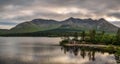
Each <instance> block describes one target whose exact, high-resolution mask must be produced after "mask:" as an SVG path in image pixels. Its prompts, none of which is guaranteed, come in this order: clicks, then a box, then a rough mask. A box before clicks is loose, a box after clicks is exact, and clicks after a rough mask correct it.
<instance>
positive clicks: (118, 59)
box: [115, 55, 120, 64]
mask: <svg viewBox="0 0 120 64" xmlns="http://www.w3.org/2000/svg"><path fill="white" fill-rule="evenodd" d="M115 59H116V62H117V63H118V64H119V63H120V56H119V55H115Z"/></svg>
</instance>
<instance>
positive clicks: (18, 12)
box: [0, 0, 120, 29]
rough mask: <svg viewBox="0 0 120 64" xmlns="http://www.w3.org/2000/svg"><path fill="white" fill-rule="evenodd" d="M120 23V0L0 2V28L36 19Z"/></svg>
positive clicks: (15, 0)
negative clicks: (71, 19) (79, 19)
mask: <svg viewBox="0 0 120 64" xmlns="http://www.w3.org/2000/svg"><path fill="white" fill-rule="evenodd" d="M68 17H76V18H82V19H84V18H93V19H99V18H105V19H106V20H108V21H120V0H0V28H1V29H4V28H5V29H6V28H7V29H9V28H11V27H13V26H15V25H16V24H18V23H21V22H24V21H30V20H32V19H36V18H44V19H55V20H64V19H66V18H68Z"/></svg>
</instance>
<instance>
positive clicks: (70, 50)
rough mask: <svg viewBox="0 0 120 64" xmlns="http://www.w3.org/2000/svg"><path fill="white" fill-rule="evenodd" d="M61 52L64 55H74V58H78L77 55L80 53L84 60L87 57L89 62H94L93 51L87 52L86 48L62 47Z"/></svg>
mask: <svg viewBox="0 0 120 64" xmlns="http://www.w3.org/2000/svg"><path fill="white" fill-rule="evenodd" d="M62 50H64V53H65V54H66V53H67V52H68V53H71V54H74V55H75V56H78V53H79V51H80V56H81V57H82V58H83V59H84V58H85V56H88V57H89V60H93V61H94V60H95V51H93V50H89V51H88V50H87V49H86V48H84V47H75V46H73V47H65V46H64V47H62Z"/></svg>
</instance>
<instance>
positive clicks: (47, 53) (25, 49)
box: [0, 37, 117, 64]
mask: <svg viewBox="0 0 120 64" xmlns="http://www.w3.org/2000/svg"><path fill="white" fill-rule="evenodd" d="M60 41H61V38H53V37H0V64H117V63H116V56H115V55H114V54H112V53H108V52H101V51H97V50H93V49H91V50H87V49H86V48H84V47H72V48H71V47H61V46H57V45H58V44H59V42H60Z"/></svg>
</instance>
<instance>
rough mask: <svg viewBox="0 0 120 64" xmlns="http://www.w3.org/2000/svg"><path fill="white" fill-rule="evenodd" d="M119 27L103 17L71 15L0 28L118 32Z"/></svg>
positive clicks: (12, 30)
mask: <svg viewBox="0 0 120 64" xmlns="http://www.w3.org/2000/svg"><path fill="white" fill-rule="evenodd" d="M118 28H119V27H117V26H115V25H113V24H111V23H110V22H108V21H107V20H105V19H103V18H101V19H98V20H93V19H91V18H89V19H79V18H73V17H70V18H68V19H65V20H63V21H56V20H51V19H50V20H48V19H34V20H32V21H27V22H23V23H20V24H18V25H16V26H15V27H13V28H11V29H10V30H0V33H1V34H8V33H32V32H40V31H53V32H54V31H56V30H57V31H63V32H64V31H69V30H70V31H83V30H85V31H89V30H92V29H94V30H97V31H105V32H117V30H118Z"/></svg>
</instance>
